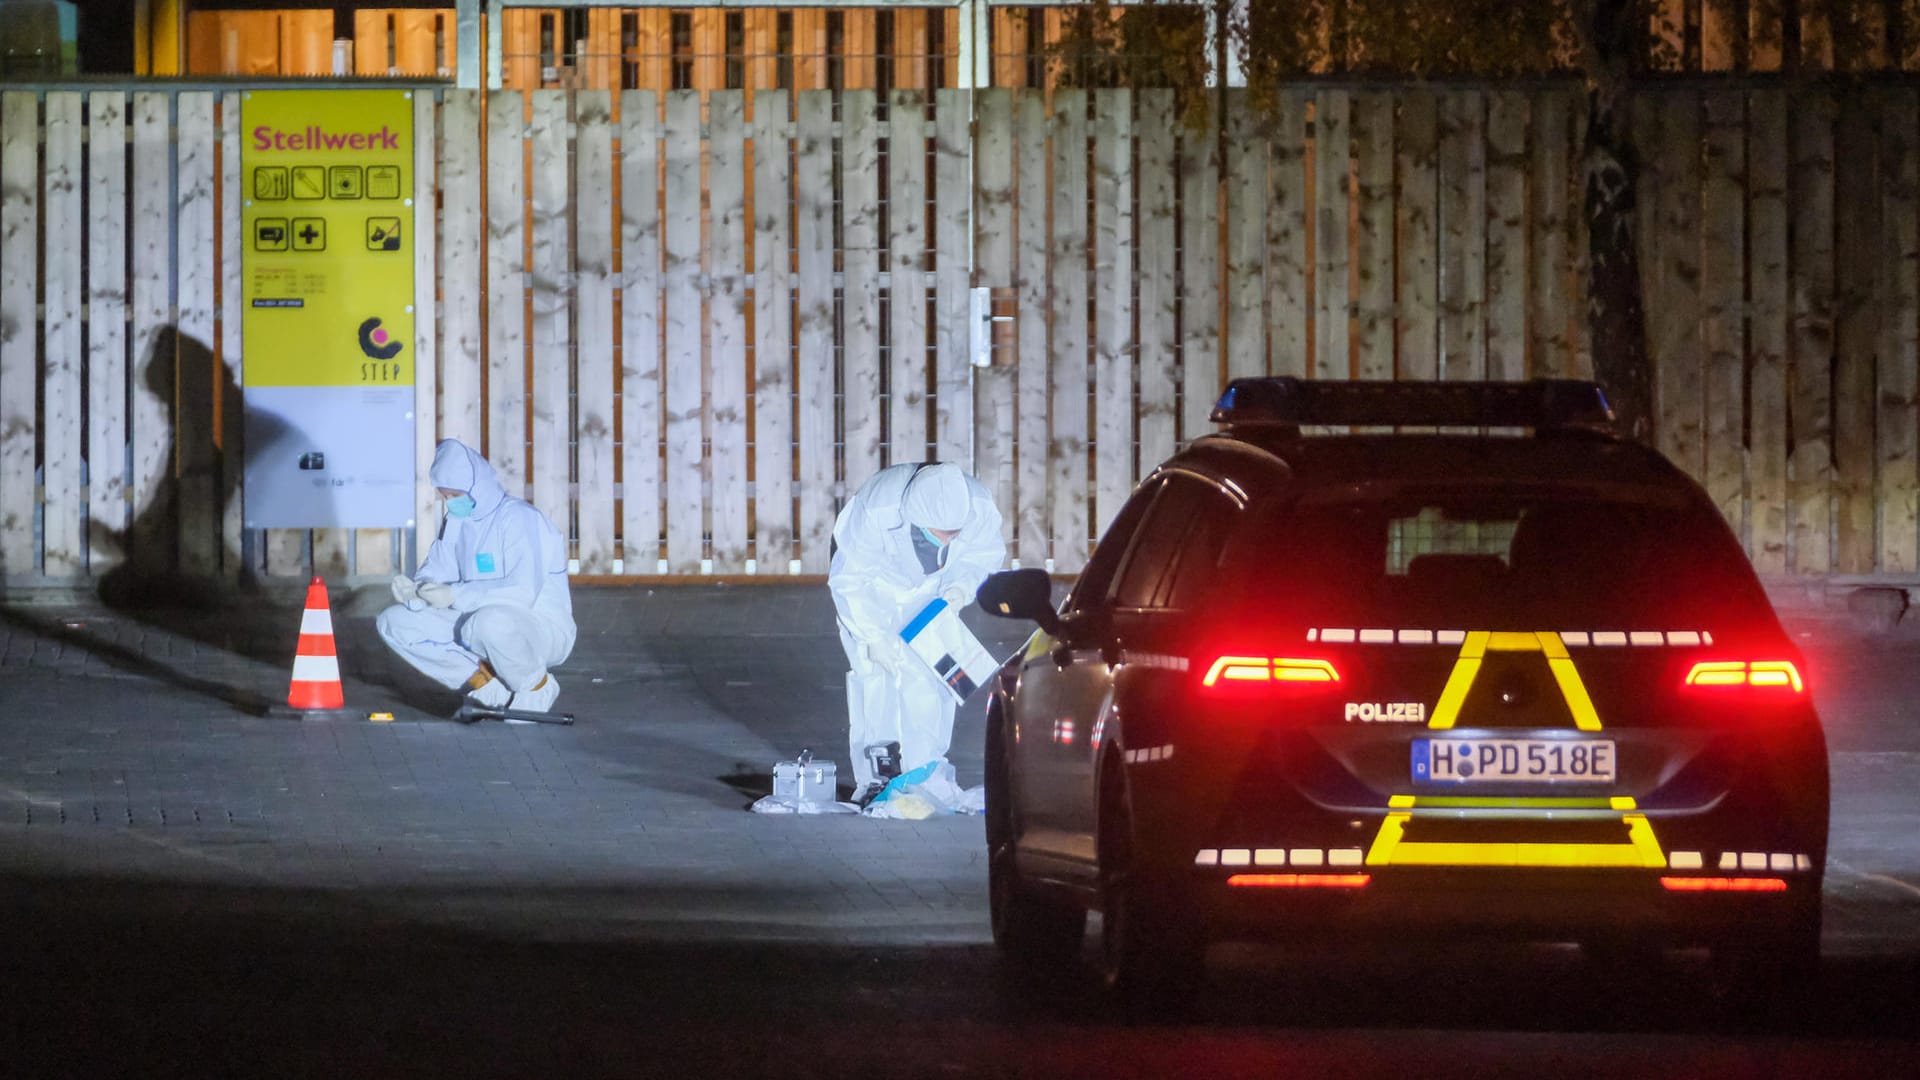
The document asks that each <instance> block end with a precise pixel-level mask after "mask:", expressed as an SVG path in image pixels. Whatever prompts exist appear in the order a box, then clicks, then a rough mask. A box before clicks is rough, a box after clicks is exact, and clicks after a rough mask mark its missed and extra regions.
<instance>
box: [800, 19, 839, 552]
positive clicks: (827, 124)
mask: <svg viewBox="0 0 1920 1080" xmlns="http://www.w3.org/2000/svg"><path fill="white" fill-rule="evenodd" d="M800 14H802V13H799V12H796V13H795V16H794V21H795V22H796V23H798V22H799V16H800ZM796 105H797V107H798V114H799V121H798V123H799V128H798V133H799V134H798V139H797V140H796V146H795V151H794V154H795V164H794V169H795V176H794V195H795V211H794V216H795V218H796V219H797V220H796V221H795V222H794V225H795V233H796V239H797V240H798V245H797V246H798V249H799V257H798V263H797V266H798V269H799V277H800V281H799V293H800V296H799V340H800V356H799V368H798V371H797V373H796V378H795V387H796V388H797V390H798V394H799V400H800V419H799V431H798V434H799V440H798V441H799V446H798V447H797V448H796V449H797V451H798V456H799V463H800V471H799V476H798V481H799V485H800V525H799V541H800V569H801V571H802V572H804V573H809V574H823V573H825V572H826V570H827V560H828V557H829V556H828V545H829V543H830V542H831V538H832V535H833V517H834V513H835V506H834V495H835V492H834V480H835V477H834V467H833V463H834V450H833V427H834V407H833V382H834V356H833V345H834V319H833V98H832V95H831V94H829V93H825V92H822V91H807V92H802V93H801V94H799V95H798V100H797V102H796Z"/></svg>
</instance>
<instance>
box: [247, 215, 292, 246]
mask: <svg viewBox="0 0 1920 1080" xmlns="http://www.w3.org/2000/svg"><path fill="white" fill-rule="evenodd" d="M287 236H288V230H287V219H286V218H261V219H259V220H258V221H255V222H254V223H253V250H255V251H285V250H287Z"/></svg>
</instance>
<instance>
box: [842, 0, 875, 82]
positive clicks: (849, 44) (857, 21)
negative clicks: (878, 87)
mask: <svg viewBox="0 0 1920 1080" xmlns="http://www.w3.org/2000/svg"><path fill="white" fill-rule="evenodd" d="M844 25H845V26H846V36H845V37H844V38H843V39H842V41H841V48H842V49H843V55H844V57H845V65H844V67H843V68H842V70H844V71H845V72H846V89H848V90H871V89H873V87H874V63H873V45H874V35H873V9H871V8H850V9H848V11H847V19H846V23H845V24H844Z"/></svg>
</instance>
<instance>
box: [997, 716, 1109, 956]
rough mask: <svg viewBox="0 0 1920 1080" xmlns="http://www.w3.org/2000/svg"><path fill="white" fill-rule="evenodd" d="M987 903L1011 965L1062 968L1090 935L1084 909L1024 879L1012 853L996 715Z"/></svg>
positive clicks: (1003, 754) (1007, 792)
mask: <svg viewBox="0 0 1920 1080" xmlns="http://www.w3.org/2000/svg"><path fill="white" fill-rule="evenodd" d="M986 794H987V822H986V824H987V902H988V909H989V912H990V914H991V917H992V920H993V943H994V945H995V946H997V947H998V948H999V950H1000V954H1001V955H1002V956H1004V957H1005V958H1007V959H1008V960H1011V961H1014V962H1015V963H1019V964H1021V965H1024V966H1030V967H1036V968H1039V967H1052V966H1064V965H1065V964H1067V963H1068V962H1070V961H1072V960H1073V958H1074V957H1076V956H1078V955H1079V953H1080V944H1081V942H1082V941H1083V940H1085V938H1086V935H1087V913H1086V910H1085V909H1084V908H1081V907H1079V906H1077V905H1074V904H1072V903H1070V902H1068V901H1066V900H1064V899H1061V898H1058V897H1053V896H1049V895H1047V894H1046V893H1044V892H1041V891H1040V890H1039V889H1037V888H1035V887H1034V886H1033V885H1032V884H1031V883H1030V882H1028V881H1026V880H1025V879H1024V878H1023V877H1022V876H1021V874H1020V867H1019V863H1018V858H1017V854H1018V853H1017V851H1016V849H1015V847H1014V839H1013V836H1014V829H1013V800H1012V783H1011V776H1010V773H1009V767H1008V764H1007V757H1006V752H1005V742H1004V740H1003V739H1002V738H1001V737H1000V717H999V715H998V710H995V711H994V714H993V715H990V716H989V717H988V718H987V792H986Z"/></svg>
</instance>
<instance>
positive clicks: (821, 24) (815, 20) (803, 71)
mask: <svg viewBox="0 0 1920 1080" xmlns="http://www.w3.org/2000/svg"><path fill="white" fill-rule="evenodd" d="M826 57H827V13H826V10H825V9H823V8H797V9H795V11H794V13H793V88H794V89H795V90H824V89H826V86H827V64H826Z"/></svg>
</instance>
